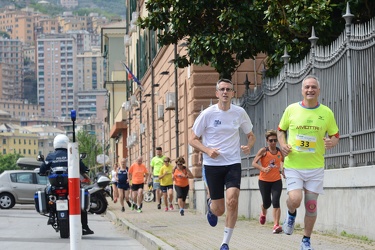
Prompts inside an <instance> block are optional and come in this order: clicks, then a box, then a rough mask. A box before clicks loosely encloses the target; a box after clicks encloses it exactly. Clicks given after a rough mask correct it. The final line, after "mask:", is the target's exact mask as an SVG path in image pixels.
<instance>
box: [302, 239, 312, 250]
mask: <svg viewBox="0 0 375 250" xmlns="http://www.w3.org/2000/svg"><path fill="white" fill-rule="evenodd" d="M300 249H301V250H314V249H313V248H312V247H311V244H310V239H308V238H303V239H302V241H301V248H300Z"/></svg>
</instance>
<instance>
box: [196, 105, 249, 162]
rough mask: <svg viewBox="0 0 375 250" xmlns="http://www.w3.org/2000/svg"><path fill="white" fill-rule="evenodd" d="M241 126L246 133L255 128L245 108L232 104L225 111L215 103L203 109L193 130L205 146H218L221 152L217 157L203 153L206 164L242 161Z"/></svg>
mask: <svg viewBox="0 0 375 250" xmlns="http://www.w3.org/2000/svg"><path fill="white" fill-rule="evenodd" d="M239 128H241V129H242V131H243V132H244V133H245V134H248V133H250V132H251V131H252V129H253V124H252V123H251V120H250V117H249V116H248V115H247V113H246V111H245V110H244V109H243V108H241V107H239V106H236V105H232V104H231V105H230V108H229V110H227V111H223V110H221V109H219V107H218V105H217V104H215V105H212V106H211V107H208V108H207V109H205V110H203V112H202V113H201V114H200V115H199V116H198V117H197V119H196V120H195V122H194V125H193V128H192V129H193V132H194V133H195V134H196V135H197V136H198V137H202V143H203V145H204V146H206V147H208V148H218V149H219V152H220V155H219V156H218V157H216V158H215V159H212V158H211V157H209V156H207V154H205V153H203V164H204V165H214V166H225V165H231V164H235V163H241V151H240V150H241V148H240V147H241V145H240V136H239Z"/></svg>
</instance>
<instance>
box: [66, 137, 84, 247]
mask: <svg viewBox="0 0 375 250" xmlns="http://www.w3.org/2000/svg"><path fill="white" fill-rule="evenodd" d="M68 178H69V179H68V183H69V187H68V188H69V230H70V249H71V250H79V249H81V238H82V225H81V204H80V197H79V196H80V178H79V153H78V142H73V143H69V144H68Z"/></svg>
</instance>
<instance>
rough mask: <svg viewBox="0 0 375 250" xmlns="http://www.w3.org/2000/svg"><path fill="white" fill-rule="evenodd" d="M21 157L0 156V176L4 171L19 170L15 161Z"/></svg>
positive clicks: (16, 155) (13, 155) (11, 155)
mask: <svg viewBox="0 0 375 250" xmlns="http://www.w3.org/2000/svg"><path fill="white" fill-rule="evenodd" d="M20 157H21V155H20V154H5V155H0V174H1V173H2V172H4V171H5V170H14V169H20V168H19V167H18V166H17V160H18V159H19V158H20Z"/></svg>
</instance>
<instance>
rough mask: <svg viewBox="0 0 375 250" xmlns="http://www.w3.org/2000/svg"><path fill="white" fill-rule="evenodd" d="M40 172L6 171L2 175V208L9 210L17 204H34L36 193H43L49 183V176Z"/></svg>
mask: <svg viewBox="0 0 375 250" xmlns="http://www.w3.org/2000/svg"><path fill="white" fill-rule="evenodd" d="M38 172H39V171H33V170H6V171H4V172H3V173H2V174H1V175H0V208H1V209H9V208H12V207H14V205H15V204H16V203H17V204H33V203H34V194H35V192H36V191H42V190H44V189H45V188H46V185H47V183H48V179H47V176H39V175H38Z"/></svg>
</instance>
